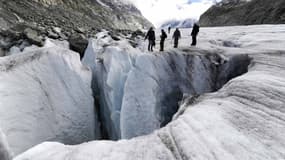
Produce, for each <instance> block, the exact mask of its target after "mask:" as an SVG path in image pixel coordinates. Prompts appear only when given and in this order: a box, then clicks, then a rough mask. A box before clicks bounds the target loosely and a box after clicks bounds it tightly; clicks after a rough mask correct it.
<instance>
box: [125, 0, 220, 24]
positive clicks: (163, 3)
mask: <svg viewBox="0 0 285 160" xmlns="http://www.w3.org/2000/svg"><path fill="white" fill-rule="evenodd" d="M129 1H131V2H132V3H133V4H135V5H136V7H137V8H138V9H139V10H140V11H141V12H142V14H143V15H144V17H146V18H147V19H148V20H149V21H150V22H152V23H153V24H154V25H155V26H156V27H159V26H160V25H161V24H162V23H163V22H165V21H168V20H172V19H175V20H182V19H187V18H193V19H199V17H200V15H201V14H202V13H204V12H205V11H206V10H207V9H208V8H209V7H211V6H212V5H213V4H214V1H215V0H129ZM217 1H219V0H217Z"/></svg>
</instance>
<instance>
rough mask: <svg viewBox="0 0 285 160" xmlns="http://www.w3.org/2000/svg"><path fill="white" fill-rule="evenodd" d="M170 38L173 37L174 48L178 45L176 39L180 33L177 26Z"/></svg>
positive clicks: (177, 39)
mask: <svg viewBox="0 0 285 160" xmlns="http://www.w3.org/2000/svg"><path fill="white" fill-rule="evenodd" d="M172 38H173V39H174V48H177V47H178V41H179V39H180V38H181V33H180V31H179V29H178V28H176V30H175V32H174V33H173V37H172Z"/></svg>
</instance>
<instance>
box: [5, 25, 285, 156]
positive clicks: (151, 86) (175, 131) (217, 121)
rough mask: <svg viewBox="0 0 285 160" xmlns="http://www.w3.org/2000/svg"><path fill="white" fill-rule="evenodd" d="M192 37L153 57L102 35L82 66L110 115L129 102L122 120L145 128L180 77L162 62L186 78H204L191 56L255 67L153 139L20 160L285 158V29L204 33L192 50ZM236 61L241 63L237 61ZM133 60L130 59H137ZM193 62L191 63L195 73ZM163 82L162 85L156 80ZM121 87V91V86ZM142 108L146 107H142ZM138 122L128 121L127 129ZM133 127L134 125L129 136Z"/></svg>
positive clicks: (51, 151) (43, 148)
mask: <svg viewBox="0 0 285 160" xmlns="http://www.w3.org/2000/svg"><path fill="white" fill-rule="evenodd" d="M190 33H191V31H190V30H183V31H182V36H183V38H182V39H181V43H180V48H179V49H170V47H171V46H169V43H170V42H171V40H170V39H168V41H167V46H168V47H167V48H166V52H162V53H154V54H152V53H146V52H145V51H139V50H137V49H132V48H129V47H128V45H127V44H123V43H126V42H125V41H123V42H122V41H120V42H113V41H112V40H110V38H108V37H107V36H106V37H105V38H104V34H101V35H100V37H101V38H100V39H98V40H93V41H91V42H90V44H89V48H88V49H87V51H86V57H84V58H85V59H84V63H85V64H88V65H90V66H91V67H92V70H93V74H94V73H95V76H96V77H95V78H96V81H99V82H97V83H98V84H101V85H100V86H98V87H99V88H100V92H101V94H104V95H105V96H104V97H101V98H104V100H103V101H104V102H106V104H104V107H105V108H106V111H107V112H110V114H109V116H110V115H114V114H115V113H116V112H115V111H117V109H118V108H113V107H114V106H118V104H119V102H120V99H121V98H123V101H122V107H121V109H122V110H124V111H123V112H122V113H121V115H120V116H121V119H120V120H122V119H123V121H124V118H127V117H128V116H129V115H127V114H133V115H130V116H133V117H135V121H136V118H138V119H139V120H142V122H143V123H145V122H147V121H148V120H151V118H152V116H154V115H153V113H155V110H151V109H154V108H151V109H150V108H149V107H148V106H153V104H154V103H156V101H157V100H159V99H158V98H157V95H156V94H157V93H161V94H163V93H164V92H158V91H161V90H157V88H160V87H161V86H160V87H158V86H159V84H161V85H162V84H163V88H167V87H170V88H171V86H172V85H173V84H171V83H169V82H170V81H169V80H167V79H168V77H167V76H170V77H173V76H177V75H176V74H174V75H171V74H170V75H168V74H166V73H172V72H164V69H165V67H166V68H167V65H166V64H165V63H162V62H163V61H164V60H165V59H167V58H165V57H167V56H170V55H173V56H174V57H173V58H171V60H176V59H177V63H174V64H175V65H174V66H175V67H178V68H177V70H179V71H181V74H182V75H185V73H183V71H185V72H187V71H188V72H189V71H193V72H198V73H199V72H200V71H203V70H202V69H201V68H199V66H200V67H201V65H197V64H196V65H197V69H195V67H194V69H193V68H186V69H183V68H179V67H181V66H185V65H183V63H184V62H185V57H184V56H185V55H187V56H190V57H195V56H198V55H203V56H205V57H207V56H208V57H209V55H211V54H214V53H217V54H219V55H220V56H221V57H224V58H223V60H225V61H226V62H225V63H226V65H223V67H225V68H226V69H227V71H229V70H231V69H232V68H231V67H230V66H231V65H229V64H227V63H236V62H239V61H238V60H237V59H243V58H244V56H243V55H240V54H249V56H250V58H251V59H252V63H251V64H250V66H249V71H248V73H246V74H244V75H242V76H240V77H237V78H234V79H232V80H231V81H229V82H228V83H227V84H226V85H225V86H224V87H223V88H222V89H220V90H219V91H217V92H215V93H208V94H204V95H202V96H200V97H198V98H196V99H195V100H190V101H189V100H186V101H185V102H184V103H183V104H182V105H181V107H180V110H179V112H178V113H177V115H175V118H174V120H173V121H172V122H170V123H169V124H168V125H167V126H165V127H163V128H161V129H159V130H156V131H154V132H152V133H151V134H149V135H145V136H141V137H137V138H132V139H130V140H120V141H117V142H114V141H91V142H88V143H84V144H81V145H74V146H69V145H64V144H60V143H52V142H46V143H43V144H40V145H38V146H36V147H34V148H31V149H30V150H28V151H27V152H25V153H23V154H21V155H19V156H18V157H16V158H15V160H50V159H52V160H62V159H71V160H77V159H78V160H97V159H98V160H104V159H107V160H112V159H114V160H134V159H146V160H149V159H151V160H159V159H160V160H162V159H163V160H172V159H179V160H184V159H187V160H188V159H193V160H204V159H218V160H241V159H242V160H279V159H280V160H281V159H285V137H284V135H283V133H285V119H284V117H285V108H284V107H285V87H284V85H285V66H284V62H285V48H284V46H285V38H284V37H285V26H284V25H263V26H243V27H241V26H240V27H239V26H236V27H221V28H201V33H200V34H199V39H198V46H197V47H190V43H191V42H190V38H191V37H190ZM169 37H171V36H169ZM141 45H142V46H144V45H145V44H141ZM142 48H143V47H142ZM126 54H127V56H126ZM236 56H237V59H236V58H235V59H233V58H232V57H236ZM128 57H132V58H131V60H129V58H128ZM214 60H215V59H214ZM174 62H175V61H174ZM178 62H179V63H178ZM193 62H195V63H196V62H199V61H197V60H195V61H193ZM195 63H193V64H192V63H191V64H192V65H193V66H196V65H195ZM213 63H214V62H213ZM126 64H128V65H126ZM163 64H165V65H166V66H164V65H163ZM129 66H131V69H130V67H129ZM170 66H171V65H170ZM168 67H169V66H168ZM103 69H104V70H103ZM165 70H167V69H165ZM126 73H128V74H127V75H128V76H127V78H126ZM204 74H205V73H201V75H204ZM160 75H161V78H162V79H158V81H156V79H157V77H160ZM195 75H198V74H195ZM93 76H94V75H93ZM203 77H204V76H201V77H195V78H197V82H195V83H194V85H193V86H195V87H198V86H200V84H199V82H200V81H201V78H203ZM125 78H126V80H125ZM182 79H183V78H182ZM186 80H187V79H186ZM194 81H195V80H194ZM165 82H167V83H165ZM164 83H165V84H164ZM188 83H189V82H188ZM120 84H121V85H123V86H118V85H120ZM178 84H181V83H178ZM122 87H123V88H124V92H123V95H122V92H121V90H122ZM102 91H103V92H102ZM162 91H167V90H165V89H163V90H162ZM155 92H157V93H156V94H155ZM183 92H184V91H183ZM118 93H119V94H118ZM127 95H128V96H127ZM137 95H139V96H138V97H136V96H137ZM122 96H123V97H122ZM132 96H134V97H133V98H132ZM158 97H159V96H158ZM135 98H137V100H138V101H136V100H135ZM128 101H135V102H131V103H128V104H132V105H129V108H128V107H127V109H126V110H125V106H126V104H127V102H128ZM107 102H108V103H107ZM137 102H138V104H141V105H136V104H135V103H137ZM160 107H163V106H160ZM136 110H142V111H143V110H147V111H150V112H149V115H147V116H149V117H144V118H145V120H144V119H142V118H140V117H139V116H141V115H139V114H136V113H138V112H136ZM106 111H103V112H105V113H106ZM126 111H127V112H126ZM0 113H1V112H0ZM156 116H157V115H156ZM156 116H154V117H155V118H157V117H156ZM0 117H1V116H0ZM115 117H116V116H115ZM122 117H123V118H122ZM105 118H106V120H107V123H108V124H111V125H110V127H112V125H113V126H114V125H115V124H116V123H118V122H116V121H114V119H112V116H111V118H110V117H106V116H105ZM115 119H116V118H115ZM132 120H133V119H128V121H127V123H131V122H132ZM135 121H134V122H135ZM152 125H153V124H152ZM154 125H155V124H154ZM133 127H136V126H132V127H131V129H133ZM123 128H124V127H123ZM114 130H115V129H114ZM115 131H116V130H115ZM4 133H5V132H4ZM131 134H132V133H131ZM123 135H124V134H123ZM115 136H119V135H115ZM8 142H9V141H8Z"/></svg>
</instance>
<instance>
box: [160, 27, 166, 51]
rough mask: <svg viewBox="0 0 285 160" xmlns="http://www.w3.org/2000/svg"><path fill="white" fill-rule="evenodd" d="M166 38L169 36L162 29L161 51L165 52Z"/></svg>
mask: <svg viewBox="0 0 285 160" xmlns="http://www.w3.org/2000/svg"><path fill="white" fill-rule="evenodd" d="M166 38H167V34H166V33H165V31H164V30H163V29H162V30H161V35H160V51H164V41H165V39H166Z"/></svg>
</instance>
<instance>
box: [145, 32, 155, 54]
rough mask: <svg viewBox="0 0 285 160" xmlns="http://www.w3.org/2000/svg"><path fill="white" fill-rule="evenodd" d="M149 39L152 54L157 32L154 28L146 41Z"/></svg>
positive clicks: (149, 49) (148, 33) (147, 35)
mask: <svg viewBox="0 0 285 160" xmlns="http://www.w3.org/2000/svg"><path fill="white" fill-rule="evenodd" d="M146 39H148V51H150V52H152V51H153V47H154V46H155V32H154V30H153V28H152V27H150V29H149V30H148V32H147V34H146V36H145V40H146Z"/></svg>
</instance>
